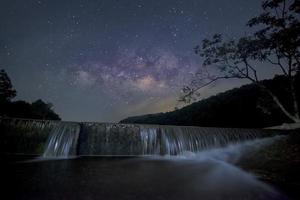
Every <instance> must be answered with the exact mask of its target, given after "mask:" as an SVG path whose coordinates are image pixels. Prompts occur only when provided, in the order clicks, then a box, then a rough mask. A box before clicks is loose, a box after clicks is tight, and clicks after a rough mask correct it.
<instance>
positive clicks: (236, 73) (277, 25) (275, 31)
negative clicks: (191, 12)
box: [180, 0, 300, 122]
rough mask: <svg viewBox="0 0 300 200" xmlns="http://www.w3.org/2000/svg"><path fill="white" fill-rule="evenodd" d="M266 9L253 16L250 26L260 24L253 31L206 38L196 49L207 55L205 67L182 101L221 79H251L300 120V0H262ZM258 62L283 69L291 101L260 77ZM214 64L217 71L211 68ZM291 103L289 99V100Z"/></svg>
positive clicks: (188, 100) (287, 113) (194, 96)
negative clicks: (299, 81)
mask: <svg viewBox="0 0 300 200" xmlns="http://www.w3.org/2000/svg"><path fill="white" fill-rule="evenodd" d="M262 8H263V13H262V14H260V15H259V16H257V17H254V18H252V19H250V20H249V21H248V23H247V26H249V27H254V26H255V27H257V28H258V29H257V31H256V32H254V34H253V35H251V36H247V37H241V38H239V39H231V40H226V41H225V40H224V39H223V37H222V35H221V34H215V35H214V36H213V37H212V38H210V39H204V40H203V41H202V45H199V46H196V47H195V53H196V54H198V55H200V57H202V58H204V61H203V69H202V71H199V73H197V74H196V78H195V79H194V80H192V82H191V84H190V85H188V86H185V87H184V88H183V90H182V91H183V95H182V96H181V97H180V101H184V102H188V103H189V102H190V101H192V100H194V99H196V96H197V95H199V93H198V91H199V90H200V89H201V88H203V87H205V86H207V85H209V84H211V83H213V82H215V81H218V80H220V79H247V80H249V81H251V82H253V83H255V84H257V85H258V86H259V87H260V88H261V90H262V91H264V92H265V93H266V94H267V95H268V97H269V98H270V99H272V101H273V102H274V103H275V104H276V106H277V107H278V108H279V109H280V110H281V111H282V112H283V113H284V114H285V115H286V116H287V117H288V118H289V119H291V120H292V121H294V122H299V121H300V119H299V108H298V103H297V101H296V99H297V92H296V91H297V90H296V85H295V77H296V75H297V74H299V72H300V62H299V61H300V50H299V48H300V34H299V33H300V21H299V14H300V2H299V0H293V1H287V0H268V1H264V2H263V3H262ZM258 62H263V63H269V65H272V66H276V67H278V69H280V73H278V74H277V75H283V76H284V77H286V78H287V79H288V82H289V87H288V88H287V90H288V91H289V97H286V98H288V99H290V102H291V104H292V106H289V105H287V104H286V103H283V102H284V101H282V98H280V97H278V96H277V95H275V94H274V92H273V91H271V90H270V89H269V88H268V87H267V86H266V85H264V84H263V82H262V81H261V79H260V77H259V69H258V67H257V63H258ZM212 66H214V67H215V68H214V69H217V70H215V71H214V72H213V73H211V72H210V69H211V68H212ZM288 104H289V103H288Z"/></svg>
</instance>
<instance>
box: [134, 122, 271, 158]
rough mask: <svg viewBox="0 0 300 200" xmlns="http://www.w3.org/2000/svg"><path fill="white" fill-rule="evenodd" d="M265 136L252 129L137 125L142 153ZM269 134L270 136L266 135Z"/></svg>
mask: <svg viewBox="0 0 300 200" xmlns="http://www.w3.org/2000/svg"><path fill="white" fill-rule="evenodd" d="M263 136H266V134H263V133H262V132H261V131H259V130H256V129H226V128H205V127H176V126H164V127H160V126H157V127H154V126H141V127H140V138H141V142H142V154H143V155H181V154H183V153H184V152H193V153H197V152H200V151H203V150H206V149H211V148H219V147H224V146H226V145H228V144H236V143H239V142H243V141H248V140H254V139H256V138H260V137H263ZM270 136H271V135H270Z"/></svg>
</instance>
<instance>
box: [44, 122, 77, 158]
mask: <svg viewBox="0 0 300 200" xmlns="http://www.w3.org/2000/svg"><path fill="white" fill-rule="evenodd" d="M79 132H80V126H79V124H77V123H71V122H61V123H59V124H58V125H57V126H56V127H54V128H53V130H52V131H51V132H50V134H49V139H48V142H47V146H46V148H45V152H44V154H43V157H44V158H49V157H60V158H64V157H68V156H72V155H76V148H77V141H78V136H79Z"/></svg>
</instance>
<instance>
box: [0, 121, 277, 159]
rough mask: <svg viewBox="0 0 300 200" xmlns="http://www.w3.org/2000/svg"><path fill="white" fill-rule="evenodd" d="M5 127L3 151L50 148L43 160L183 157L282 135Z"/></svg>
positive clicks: (42, 124) (69, 125) (65, 125)
mask: <svg viewBox="0 0 300 200" xmlns="http://www.w3.org/2000/svg"><path fill="white" fill-rule="evenodd" d="M0 128H1V135H0V139H1V140H0V141H1V143H0V144H1V145H0V146H1V148H2V149H3V150H2V151H3V152H17V153H32V154H40V153H41V150H42V149H43V147H46V148H44V149H45V151H44V154H43V156H44V157H66V156H68V155H77V154H78V155H181V154H184V153H187V152H194V153H195V152H199V151H202V150H205V149H210V148H216V147H224V146H226V145H229V144H232V143H238V142H242V141H246V140H253V139H256V138H262V137H269V136H273V135H277V134H278V131H274V130H263V129H237V128H206V127H187V126H161V125H137V124H136V125H134V124H117V123H116V124H110V123H75V122H74V123H73V122H59V121H47V120H28V119H9V118H7V119H6V118H0ZM79 133H80V134H79ZM47 137H48V142H47ZM12 138H13V140H12ZM7 141H10V142H11V141H13V145H7V144H8V143H7ZM12 148H15V149H12Z"/></svg>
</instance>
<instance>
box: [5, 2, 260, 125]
mask: <svg viewBox="0 0 300 200" xmlns="http://www.w3.org/2000/svg"><path fill="white" fill-rule="evenodd" d="M260 2H261V1H260V0H255V1H253V0H251V1H249V0H226V1H225V0H210V1H207V0H157V1H154V0H153V1H152V0H103V1H101V0H64V1H62V0H35V1H33V0H26V1H24V0H2V1H1V2H0V68H4V69H5V70H6V71H7V72H8V74H9V76H10V77H11V79H12V82H13V85H14V87H15V88H16V90H17V91H18V96H17V99H25V100H27V101H34V100H36V99H38V98H41V99H43V100H45V101H49V102H52V103H53V104H54V109H55V111H56V112H58V113H59V114H60V116H61V117H62V118H63V119H64V120H80V121H118V120H120V119H122V118H125V117H128V116H131V115H137V114H145V113H154V112H165V111H170V110H173V109H174V107H175V106H177V101H176V99H177V97H178V96H179V94H180V89H181V88H182V86H183V85H185V84H187V83H188V82H189V81H190V80H191V78H192V77H193V75H194V74H195V72H196V71H197V70H198V69H199V67H201V59H200V58H199V57H198V56H197V55H195V54H194V53H193V47H194V46H196V45H197V44H199V43H200V42H201V40H202V39H203V38H205V37H208V36H209V35H211V34H213V33H218V32H222V33H225V35H226V36H228V37H235V36H240V35H243V34H245V33H246V31H247V30H246V28H245V23H246V21H247V19H248V18H249V17H251V16H254V15H256V14H257V13H259V11H260ZM234 84H239V83H234ZM234 84H226V83H224V84H222V85H221V86H220V87H218V88H214V89H212V88H208V90H207V91H204V94H205V95H204V96H208V95H210V94H213V93H215V92H217V91H221V90H224V88H230V87H232V86H234Z"/></svg>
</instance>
